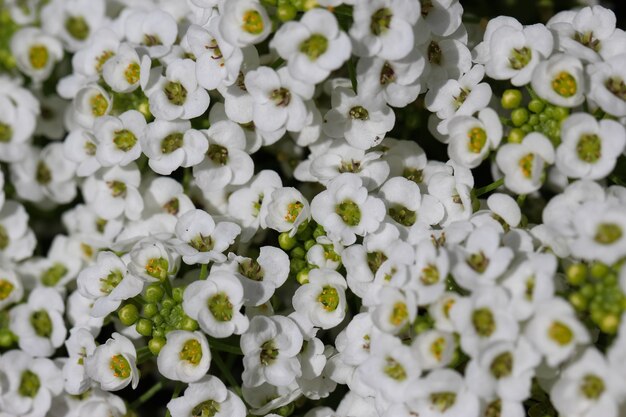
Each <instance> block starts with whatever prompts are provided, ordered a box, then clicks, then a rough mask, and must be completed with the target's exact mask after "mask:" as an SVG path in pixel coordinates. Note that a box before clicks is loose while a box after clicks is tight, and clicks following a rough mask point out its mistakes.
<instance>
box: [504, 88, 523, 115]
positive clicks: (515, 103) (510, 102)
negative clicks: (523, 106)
mask: <svg viewBox="0 0 626 417" xmlns="http://www.w3.org/2000/svg"><path fill="white" fill-rule="evenodd" d="M521 102H522V92H521V91H520V90H517V89H509V90H506V91H505V92H504V93H503V94H502V99H501V100H500V103H501V104H502V107H503V108H505V109H509V110H510V109H514V108H516V107H519V105H520V103H521Z"/></svg>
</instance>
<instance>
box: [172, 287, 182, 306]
mask: <svg viewBox="0 0 626 417" xmlns="http://www.w3.org/2000/svg"><path fill="white" fill-rule="evenodd" d="M184 292H185V289H184V288H182V287H177V288H174V289H173V290H172V298H173V299H174V301H176V302H177V303H182V302H183V293H184Z"/></svg>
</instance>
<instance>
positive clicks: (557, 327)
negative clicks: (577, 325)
mask: <svg viewBox="0 0 626 417" xmlns="http://www.w3.org/2000/svg"><path fill="white" fill-rule="evenodd" d="M548 336H550V339H552V340H554V341H555V342H556V343H558V344H559V345H561V346H565V345H568V344H569V343H570V342H571V341H572V339H573V338H574V333H573V332H572V330H571V329H570V328H569V327H568V326H567V325H565V324H563V323H561V322H560V321H555V322H553V323H552V325H551V326H550V328H549V329H548Z"/></svg>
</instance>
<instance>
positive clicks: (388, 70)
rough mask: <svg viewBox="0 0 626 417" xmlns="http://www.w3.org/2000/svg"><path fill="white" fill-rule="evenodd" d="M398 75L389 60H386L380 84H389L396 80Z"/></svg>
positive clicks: (381, 72)
mask: <svg viewBox="0 0 626 417" xmlns="http://www.w3.org/2000/svg"><path fill="white" fill-rule="evenodd" d="M397 78H398V77H397V76H396V72H395V71H394V69H393V67H392V66H391V65H390V64H389V62H387V61H385V63H384V64H383V67H382V68H381V70H380V84H381V85H387V84H391V83H393V82H395V81H396V79H397Z"/></svg>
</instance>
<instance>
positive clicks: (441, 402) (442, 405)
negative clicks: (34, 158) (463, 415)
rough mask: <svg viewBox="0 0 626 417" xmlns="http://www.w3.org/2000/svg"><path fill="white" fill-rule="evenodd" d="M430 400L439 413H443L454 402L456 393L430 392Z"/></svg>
mask: <svg viewBox="0 0 626 417" xmlns="http://www.w3.org/2000/svg"><path fill="white" fill-rule="evenodd" d="M430 402H431V404H432V405H433V406H434V407H435V408H436V409H437V410H439V412H440V413H445V412H446V411H447V410H448V409H449V408H450V407H452V406H453V405H454V403H455V402H456V393H454V392H433V393H432V394H430Z"/></svg>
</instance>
